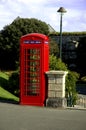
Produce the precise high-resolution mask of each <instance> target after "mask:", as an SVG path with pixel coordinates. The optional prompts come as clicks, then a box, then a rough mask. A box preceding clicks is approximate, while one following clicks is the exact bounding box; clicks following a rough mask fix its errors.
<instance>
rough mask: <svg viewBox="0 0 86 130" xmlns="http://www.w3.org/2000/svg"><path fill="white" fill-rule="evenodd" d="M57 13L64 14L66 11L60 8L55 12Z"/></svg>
mask: <svg viewBox="0 0 86 130" xmlns="http://www.w3.org/2000/svg"><path fill="white" fill-rule="evenodd" d="M57 12H59V13H66V12H67V11H66V10H65V8H64V7H60V8H59V10H57Z"/></svg>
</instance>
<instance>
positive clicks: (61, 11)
mask: <svg viewBox="0 0 86 130" xmlns="http://www.w3.org/2000/svg"><path fill="white" fill-rule="evenodd" d="M57 12H59V13H60V59H62V15H63V14H64V13H66V12H67V11H66V10H65V8H63V7H60V8H59V10H57Z"/></svg>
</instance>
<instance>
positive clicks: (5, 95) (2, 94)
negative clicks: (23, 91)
mask: <svg viewBox="0 0 86 130" xmlns="http://www.w3.org/2000/svg"><path fill="white" fill-rule="evenodd" d="M0 99H2V100H3V99H4V100H5V99H6V100H11V101H12V100H13V101H17V102H18V101H19V98H18V97H16V96H14V95H13V94H11V93H10V92H8V91H7V90H5V89H3V88H2V87H0Z"/></svg>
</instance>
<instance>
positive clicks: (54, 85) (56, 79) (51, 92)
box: [46, 71, 67, 107]
mask: <svg viewBox="0 0 86 130" xmlns="http://www.w3.org/2000/svg"><path fill="white" fill-rule="evenodd" d="M46 74H47V76H48V98H47V100H46V105H47V106H51V107H64V106H65V105H66V99H65V76H66V74H67V72H66V71H48V72H46Z"/></svg>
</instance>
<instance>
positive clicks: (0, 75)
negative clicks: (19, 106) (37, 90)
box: [0, 71, 19, 102]
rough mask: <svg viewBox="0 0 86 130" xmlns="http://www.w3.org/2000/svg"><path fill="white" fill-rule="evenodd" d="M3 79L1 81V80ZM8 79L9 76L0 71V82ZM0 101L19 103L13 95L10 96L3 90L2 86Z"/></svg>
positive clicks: (0, 87) (0, 88)
mask: <svg viewBox="0 0 86 130" xmlns="http://www.w3.org/2000/svg"><path fill="white" fill-rule="evenodd" d="M2 79H3V80H2ZM8 79H9V74H8V73H6V72H1V71H0V82H4V81H6V80H8ZM0 100H4V101H5V100H6V101H16V102H19V98H18V97H16V96H15V95H13V94H11V93H10V92H8V91H7V90H5V89H4V88H3V86H1V85H0Z"/></svg>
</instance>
